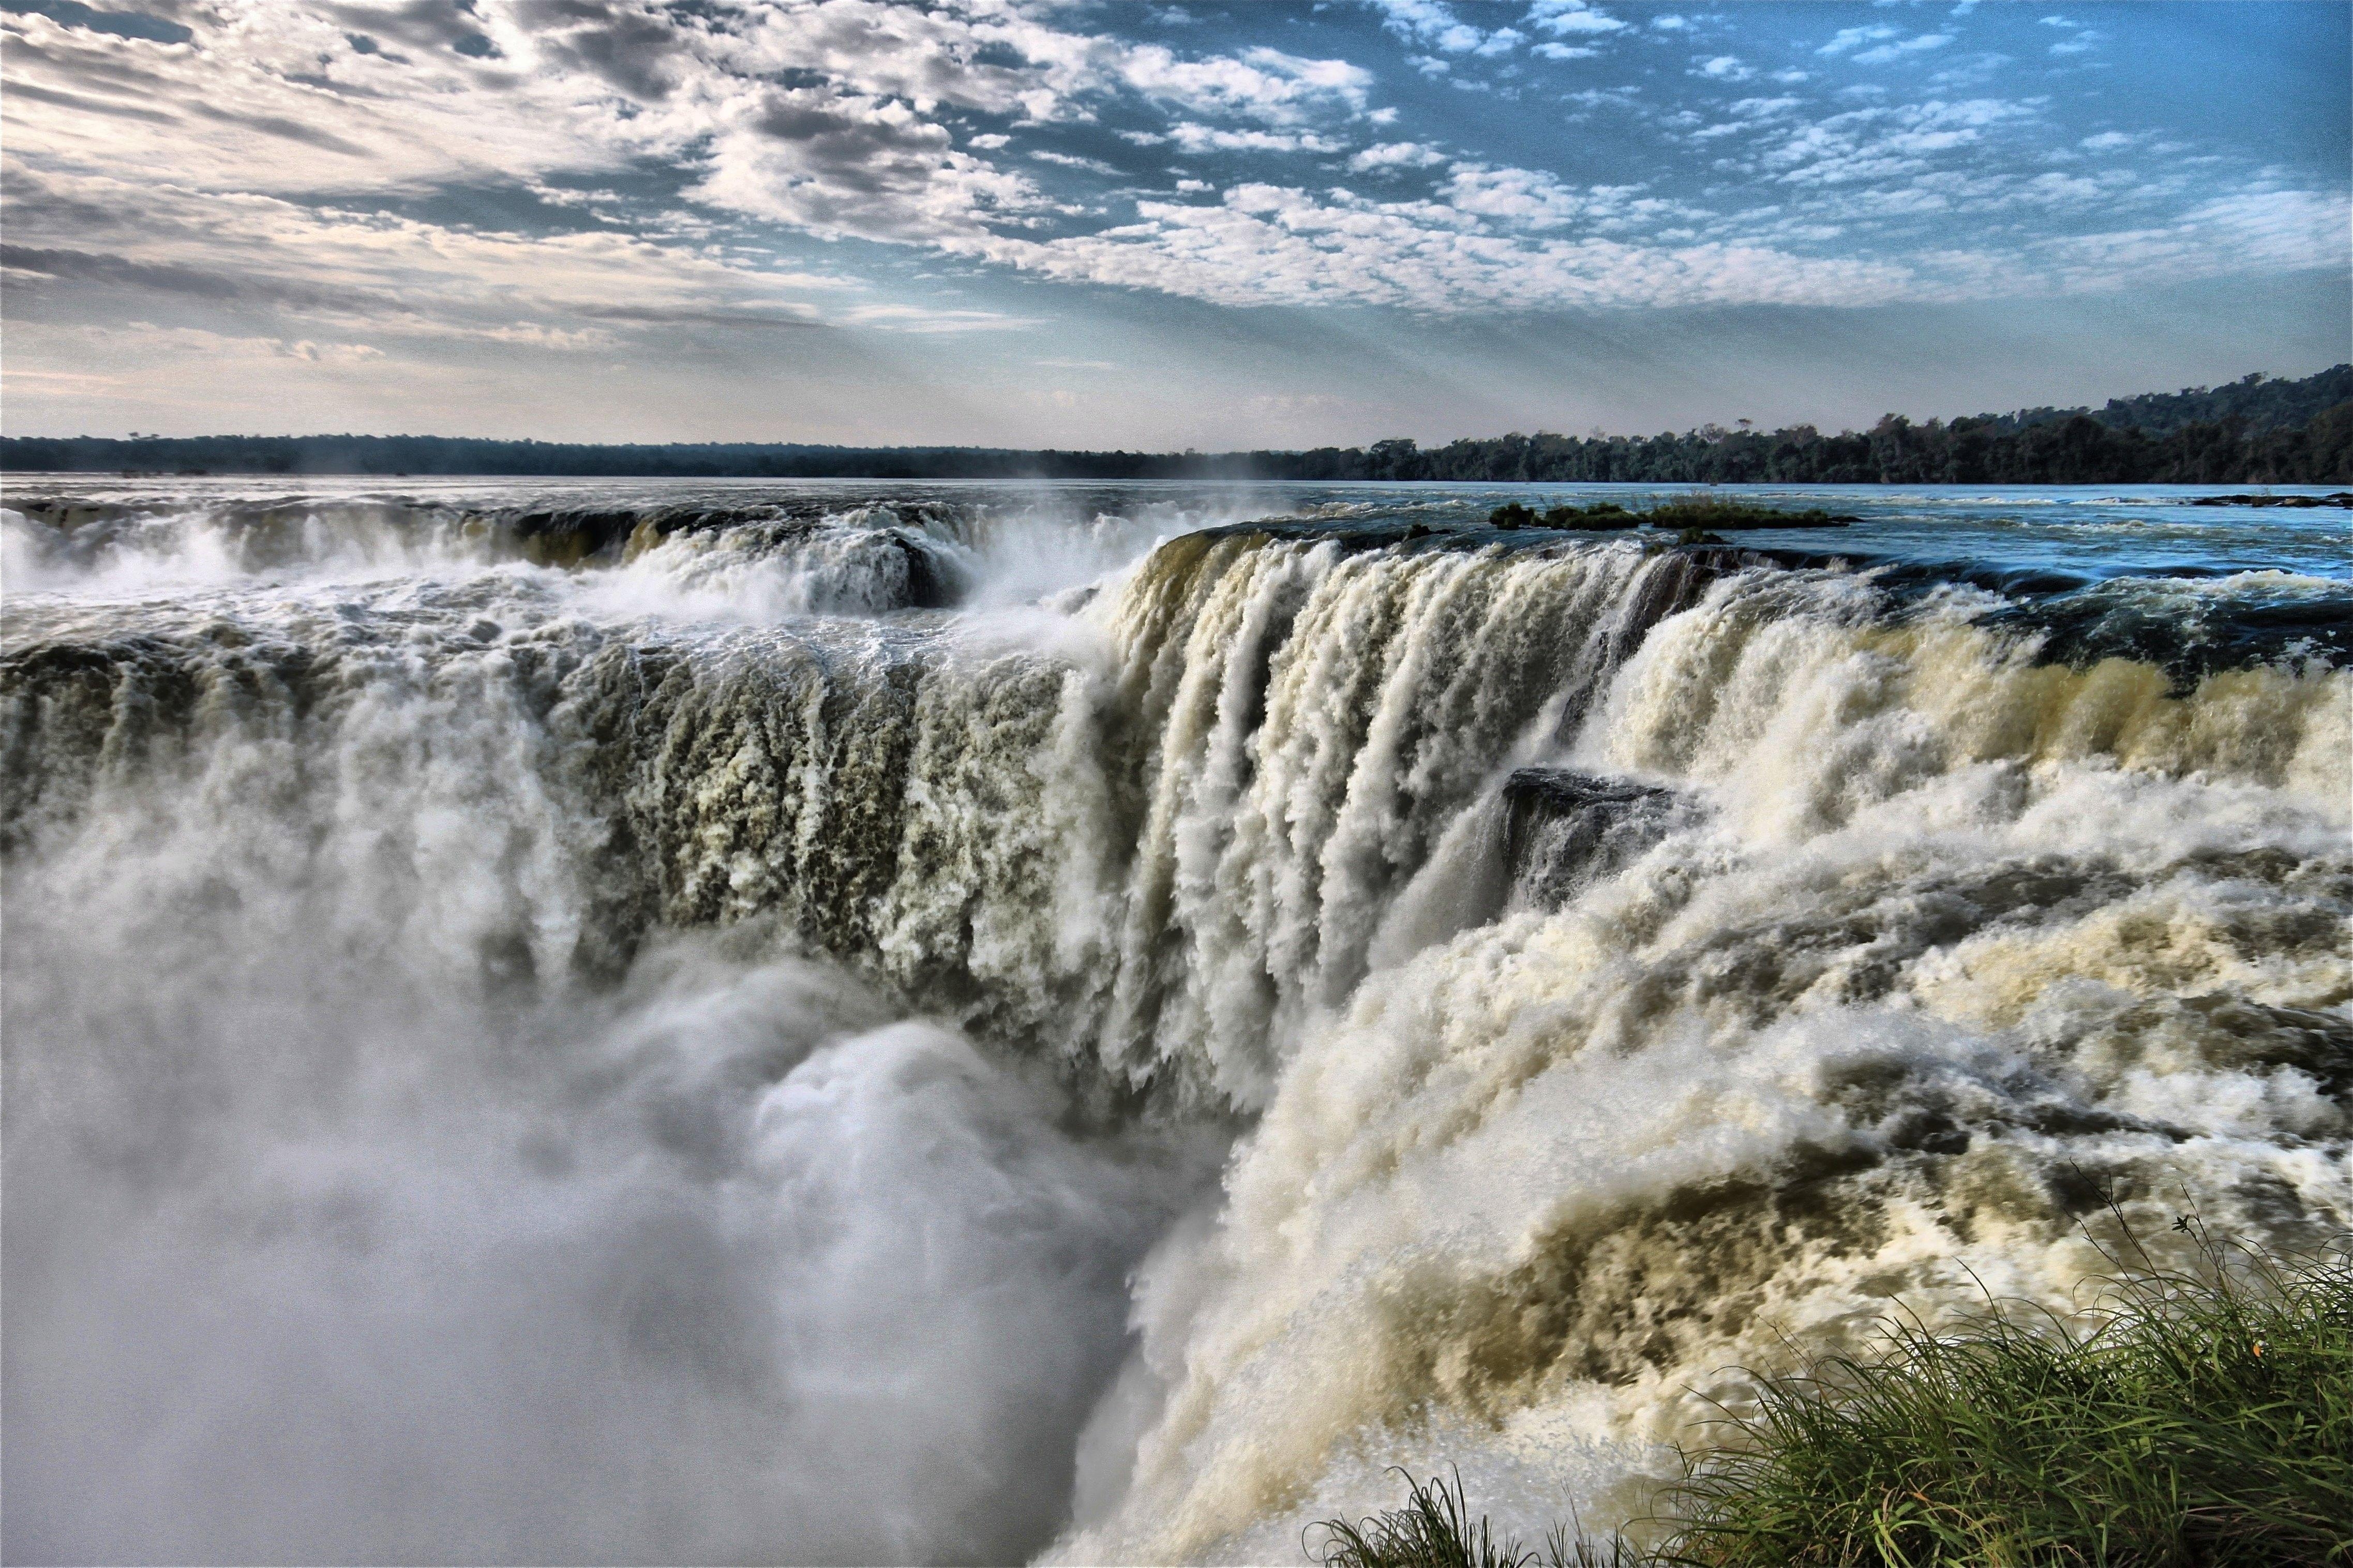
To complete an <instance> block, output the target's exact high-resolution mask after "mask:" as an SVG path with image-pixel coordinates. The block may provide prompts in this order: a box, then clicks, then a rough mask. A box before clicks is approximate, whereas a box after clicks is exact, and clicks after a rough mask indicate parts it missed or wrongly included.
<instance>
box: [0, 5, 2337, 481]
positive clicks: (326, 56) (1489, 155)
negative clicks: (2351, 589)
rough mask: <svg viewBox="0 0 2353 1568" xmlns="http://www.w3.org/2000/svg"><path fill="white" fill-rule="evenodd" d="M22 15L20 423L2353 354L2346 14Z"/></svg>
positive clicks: (1495, 408) (2, 347)
mask: <svg viewBox="0 0 2353 1568" xmlns="http://www.w3.org/2000/svg"><path fill="white" fill-rule="evenodd" d="M132 4H133V0H108V5H109V6H110V7H111V8H107V7H101V6H100V5H91V4H83V3H79V0H0V32H5V37H0V113H5V134H0V266H5V272H0V427H5V430H6V431H7V433H9V434H12V435H72V434H82V433H87V434H91V435H123V434H127V433H131V432H134V431H136V432H148V433H161V434H165V435H196V434H209V433H218V432H237V433H267V434H287V433H306V432H325V431H366V432H377V433H432V434H441V435H455V436H496V437H539V438H543V439H551V440H599V441H628V440H644V441H668V440H774V441H816V442H844V443H853V444H895V443H955V444H966V443H977V444H987V445H1012V446H1024V447H1036V446H1055V447H1130V448H1135V447H1145V448H1152V449H1177V448H1183V447H1199V448H1202V449H1205V450H1207V449H1226V448H1231V447H1299V446H1310V445H1321V444H1327V443H1328V444H1342V445H1351V444H1359V443H1364V442H1368V441H1372V440H1376V439H1380V438H1385V437H1399V436H1403V437H1414V438H1416V439H1419V440H1422V441H1425V442H1430V441H1441V440H1445V439H1450V438H1452V437H1459V436H1482V435H1495V434H1500V433H1502V432H1504V431H1506V430H1525V431H1533V430H1539V429H1545V430H1559V431H1566V432H1568V433H1571V434H1578V435H1583V434H1589V433H1594V432H1602V431H1606V432H1609V433H1612V434H1619V433H1624V434H1645V433H1655V432H1657V431H1660V430H1664V429H1684V428H1689V427H1692V426H1696V425H1699V424H1701V423H1704V422H1707V421H1715V422H1720V423H1724V424H1727V425H1728V424H1730V423H1732V422H1733V421H1735V420H1736V419H1741V418H1748V419H1754V420H1756V421H1757V422H1758V423H1759V424H1762V425H1766V426H1776V425H1781V424H1786V423H1794V422H1801V421H1802V422H1808V423H1813V424H1817V425H1820V426H1822V427H1824V428H1840V427H1847V426H1858V427H1859V426H1867V425H1868V424H1870V423H1871V422H1872V421H1873V420H1874V419H1876V418H1877V417H1878V416H1880V415H1881V414H1883V413H1885V412H1890V411H1894V412H1902V413H1905V414H1908V415H1911V416H1914V417H1927V416H1950V415H1955V414H1968V413H1978V412H1986V411H1994V410H2003V409H2009V408H2012V407H2018V406H2027V405H2045V404H2059V405H2071V404H2081V403H2092V404H2097V403H2101V402H2104V401H2105V400H2106V399H2107V398H2109V397H2111V396H2120V395H2131V394H2134V393H2137V392H2145V391H2159V390H2163V391H2170V390H2174V389H2177V388H2179V387H2182V386H2186V385H2193V384H2212V383H2216V382H2221V381H2227V380H2232V379H2236V378H2237V377H2239V376H2242V375H2243V374H2248V373H2250V372H2253V371H2262V372H2264V373H2267V374H2275V375H2297V374H2308V373H2310V372H2312V371H2315V370H2318V369H2322V368H2325V367H2326V366H2327V365H2330V364H2333V363H2338V362H2341V361H2344V360H2347V359H2348V358H2353V217H2348V165H2353V147H2348V121H2353V85H2349V84H2353V59H2348V54H2349V53H2353V39H2348V17H2353V7H2348V6H2347V5H2344V4H2342V3H2340V0H2287V3H2284V4H2267V3H2264V0H2221V3H2206V4H2168V3H2164V0H2129V3H2126V4H2122V5H2080V4H2072V3H2071V4H2067V5H2062V6H2053V5H2043V4H2025V3H2009V0H1988V3H1984V4H1978V3H1974V0H1963V3H1960V4H1954V3H1952V0H1936V3H1933V4H1930V3H1917V4H1915V3H1910V0H1904V3H1894V4H1867V3H1857V4H1830V3H1816V4H1805V5H1777V4H1767V3H1764V0H1744V3H1739V4H1730V5H1725V4H1719V5H1681V4H1675V5H1635V4H1624V3H1619V0H1533V3H1531V0H1514V3H1512V4H1508V5H1504V4H1498V5H1482V4H1468V3H1455V4H1446V3H1441V0H1369V3H1367V0H1331V3H1327V4H1310V5H1273V4H1249V5H1206V4H1196V3H1194V0H1185V3H1183V4H1118V5H1113V4H1085V3H1077V0H932V3H929V4H889V3H884V0H683V3H678V4H659V3H645V0H396V3H394V4H357V3H354V4H299V3H295V0H144V3H143V4H142V5H140V6H139V8H137V9H131V8H129V6H130V5H132Z"/></svg>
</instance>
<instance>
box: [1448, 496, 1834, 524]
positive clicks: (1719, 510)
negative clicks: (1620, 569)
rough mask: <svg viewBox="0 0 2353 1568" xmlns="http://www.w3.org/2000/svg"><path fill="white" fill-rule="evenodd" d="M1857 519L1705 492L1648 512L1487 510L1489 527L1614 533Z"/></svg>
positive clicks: (1597, 507) (1608, 505)
mask: <svg viewBox="0 0 2353 1568" xmlns="http://www.w3.org/2000/svg"><path fill="white" fill-rule="evenodd" d="M1852 521H1855V520H1854V519H1853V518H1852V517H1849V516H1844V515H1838V514H1833V513H1831V512H1827V511H1824V510H1821V509H1820V507H1813V508H1810V509H1808V510H1804V511H1783V510H1779V509H1778V508H1776V507H1766V506H1750V505H1747V504H1746V503H1745V502H1742V501H1735V500H1722V499H1720V498H1718V497H1715V496H1705V495H1700V496H1686V497H1683V499H1681V500H1671V501H1665V502H1662V503H1661V504H1660V505H1658V506H1654V507H1651V508H1650V509H1649V510H1645V511H1635V510H1631V509H1630V508H1627V507H1624V506H1621V505H1620V504H1619V503H1618V502H1616V501H1611V500H1605V501H1596V502H1594V503H1593V504H1592V505H1591V506H1556V507H1548V508H1546V510H1543V511H1536V510H1534V509H1532V508H1530V507H1529V506H1527V505H1526V504H1525V503H1524V502H1521V501H1511V502H1509V503H1507V504H1505V505H1503V506H1499V507H1497V508H1496V509H1495V510H1493V511H1491V512H1489V513H1488V514H1487V525H1488V526H1489V527H1490V528H1558V529H1567V530H1572V531H1578V532H1610V531H1617V530H1620V529H1628V528H1671V529H1674V530H1676V531H1693V530H1698V531H1706V530H1710V529H1718V528H1844V527H1845V526H1846V525H1847V524H1848V523H1850V522H1852Z"/></svg>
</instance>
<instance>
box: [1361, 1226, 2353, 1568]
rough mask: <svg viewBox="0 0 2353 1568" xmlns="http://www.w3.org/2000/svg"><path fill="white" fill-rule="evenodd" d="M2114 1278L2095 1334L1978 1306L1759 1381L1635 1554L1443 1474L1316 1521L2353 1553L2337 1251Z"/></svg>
mask: <svg viewBox="0 0 2353 1568" xmlns="http://www.w3.org/2000/svg"><path fill="white" fill-rule="evenodd" d="M2177 1228H2179V1229H2182V1230H2184V1231H2186V1232H2187V1233H2188V1234H2189V1236H2190V1237H2192V1238H2193V1239H2194V1240H2195V1241H2196V1242H2197V1243H2198V1245H2199V1253H2200V1260H2199V1263H2198V1265H2197V1266H2196V1267H2194V1268H2189V1269H2187V1270H2177V1269H2168V1268H2158V1267H2156V1266H2155V1265H2153V1264H2151V1263H2149V1262H2148V1261H2147V1258H2145V1257H2143V1258H2140V1259H2139V1263H2140V1267H2138V1268H2134V1269H2130V1270H2127V1271H2126V1272H2125V1273H2124V1274H2123V1275H2122V1276H2121V1277H2120V1278H2118V1279H2116V1280H2115V1281H2113V1282H2112V1284H2111V1286H2110V1294H2109V1298H2108V1301H2107V1310H2106V1311H2105V1314H2104V1315H2103V1319H2102V1321H2100V1322H2099V1325H2098V1327H2097V1328H2096V1329H2094V1330H2093V1331H2089V1332H2071V1331H2069V1329H2068V1326H2067V1325H2066V1324H2065V1323H2063V1322H2062V1321H2059V1320H2056V1319H2054V1318H2052V1317H2049V1316H2048V1315H2046V1314H2042V1313H2039V1312H2035V1311H2032V1310H2024V1309H2014V1308H2006V1307H2003V1306H2001V1305H2000V1304H1998V1303H1997V1304H1993V1305H1992V1306H1990V1307H1989V1310H1987V1311H1986V1312H1985V1313H1984V1314H1983V1315H1982V1316H1980V1317H1978V1319H1977V1320H1975V1321H1973V1322H1971V1323H1969V1324H1968V1326H1966V1327H1965V1328H1964V1329H1963V1330H1962V1331H1959V1332H1957V1333H1951V1334H1931V1333H1929V1332H1927V1331H1926V1330H1924V1329H1923V1328H1922V1327H1921V1326H1920V1325H1919V1324H1918V1323H1916V1322H1914V1321H1908V1320H1899V1321H1894V1322H1893V1323H1890V1324H1888V1325H1886V1327H1885V1330H1884V1340H1883V1343H1882V1344H1881V1345H1880V1347H1879V1349H1878V1352H1876V1353H1874V1354H1871V1355H1867V1356H1862V1357H1847V1356H1838V1357H1831V1358H1830V1359H1828V1360H1825V1361H1822V1362H1820V1363H1816V1364H1814V1365H1813V1366H1811V1367H1810V1368H1809V1369H1807V1370H1806V1371H1805V1372H1803V1373H1800V1374H1799V1375H1795V1376H1788V1377H1781V1378H1774V1379H1768V1380H1767V1381H1766V1382H1765V1384H1763V1387H1762V1393H1761V1399H1760V1402H1759V1405H1758V1408H1757V1412H1756V1413H1755V1414H1754V1415H1748V1416H1746V1417H1745V1418H1742V1419H1739V1420H1736V1421H1734V1420H1728V1421H1727V1423H1726V1425H1727V1428H1728V1431H1727V1436H1728V1437H1729V1439H1730V1441H1729V1442H1728V1444H1727V1445H1726V1446H1725V1447H1724V1448H1723V1449H1721V1450H1719V1451H1717V1452H1716V1453H1715V1454H1712V1455H1709V1456H1707V1457H1704V1458H1701V1459H1699V1460H1697V1461H1695V1462H1693V1463H1691V1464H1689V1465H1688V1466H1687V1474H1686V1477H1685V1479H1683V1481H1682V1482H1680V1483H1679V1484H1676V1485H1674V1486H1671V1487H1669V1488H1667V1489H1666V1490H1665V1491H1664V1493H1663V1495H1662V1500H1661V1501H1662V1515H1661V1518H1660V1520H1658V1521H1654V1522H1657V1523H1660V1524H1662V1525H1663V1526H1664V1527H1665V1528H1666V1530H1667V1531H1668V1533H1667V1534H1666V1536H1665V1539H1664V1540H1663V1542H1662V1544H1660V1545H1659V1546H1657V1547H1655V1548H1652V1549H1651V1550H1649V1551H1647V1552H1645V1551H1641V1550H1638V1549H1636V1548H1634V1547H1631V1546H1629V1545H1627V1544H1625V1543H1624V1542H1612V1543H1611V1544H1610V1545H1609V1546H1608V1547H1606V1548H1603V1547H1597V1546H1595V1545H1593V1544H1592V1543H1590V1542H1583V1541H1580V1540H1577V1539H1576V1538H1574V1537H1572V1536H1571V1535H1569V1534H1568V1532H1567V1531H1556V1532H1555V1533H1554V1535H1553V1536H1552V1537H1551V1538H1550V1539H1549V1540H1548V1541H1547V1542H1546V1545H1545V1548H1544V1550H1543V1551H1541V1552H1538V1551H1535V1550H1530V1549H1526V1548H1524V1547H1522V1546H1521V1545H1520V1544H1519V1543H1518V1542H1512V1541H1508V1540H1506V1541H1502V1542H1498V1541H1497V1540H1496V1539H1495V1537H1494V1535H1493V1531H1492V1530H1491V1529H1490V1528H1489V1526H1488V1524H1487V1521H1485V1520H1484V1519H1483V1518H1481V1519H1477V1520H1475V1521H1474V1520H1473V1519H1472V1514H1471V1510H1470V1507H1469V1504H1468V1502H1467V1500H1466V1499H1465V1497H1464V1495H1463V1491H1462V1487H1461V1481H1460V1479H1459V1478H1458V1479H1456V1480H1455V1482H1454V1483H1453V1484H1452V1485H1451V1486H1449V1485H1448V1484H1447V1483H1446V1482H1444V1481H1443V1480H1432V1481H1430V1482H1429V1483H1427V1484H1420V1483H1416V1484H1414V1485H1412V1487H1411V1489H1410V1493H1409V1497H1408V1500H1407V1502H1406V1505H1405V1506H1404V1507H1403V1508H1400V1509H1398V1510H1392V1511H1390V1512H1388V1513H1385V1514H1382V1515H1379V1516H1378V1517H1377V1518H1374V1519H1368V1520H1364V1521H1357V1522H1356V1523H1353V1524H1352V1523H1348V1522H1346V1521H1333V1522H1331V1523H1329V1524H1326V1525H1324V1526H1323V1527H1321V1528H1322V1530H1323V1531H1324V1537H1323V1541H1322V1543H1321V1545H1322V1551H1321V1552H1320V1556H1321V1558H1322V1560H1323V1562H1324V1563H1326V1564H1327V1565H1328V1568H1439V1565H1445V1568H1507V1565H1508V1568H1526V1565H1530V1564H1537V1563H1543V1564H1547V1565H1565V1564H1588V1565H1589V1564H1596V1563H1615V1564H1620V1565H1624V1568H1634V1565H1638V1564H1687V1565H1694V1568H1747V1565H1760V1568H1761V1565H1764V1564H1802V1565H1812V1564H1822V1565H1825V1568H1829V1565H1833V1564H1838V1565H1846V1564H1852V1565H1857V1568H1862V1565H1888V1568H1897V1565H1905V1568H1926V1565H1928V1564H1954V1565H1957V1564H1961V1563H1998V1564H2014V1565H2019V1568H2025V1565H2029V1564H2046V1563H2047V1564H2054V1565H2056V1564H2085V1565H2091V1564H2107V1565H2111V1568H2142V1565H2146V1568H2158V1565H2166V1568H2175V1565H2179V1568H2189V1565H2191V1564H2241V1563H2244V1564H2258V1563H2315V1564H2318V1563H2353V1529H2348V1522H2353V1254H2348V1252H2347V1251H2345V1250H2344V1249H2342V1248H2341V1247H2340V1249H2339V1250H2337V1251H2336V1252H2333V1253H2330V1254H2327V1255H2324V1256H2321V1257H2317V1258H2284V1257H2281V1256H2278V1255H2274V1254H2267V1253H2263V1252H2260V1251H2256V1250H2253V1249H2247V1248H2227V1247H2221V1246H2219V1245H2217V1244H2215V1243H2213V1242H2211V1240H2210V1239H2209V1238H2208V1237H2206V1236H2205V1234H2204V1232H2203V1231H2202V1230H2201V1229H2200V1228H2199V1227H2198V1226H2197V1224H2196V1222H2195V1221H2190V1220H2185V1221H2182V1222H2180V1224H2179V1226H2177Z"/></svg>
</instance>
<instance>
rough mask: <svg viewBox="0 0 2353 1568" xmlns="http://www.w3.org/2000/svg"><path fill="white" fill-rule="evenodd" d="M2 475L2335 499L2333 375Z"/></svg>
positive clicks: (484, 445) (288, 446)
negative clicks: (1148, 430)
mask: <svg viewBox="0 0 2353 1568" xmlns="http://www.w3.org/2000/svg"><path fill="white" fill-rule="evenodd" d="M0 470H5V471H8V472H13V473H26V472H43V471H47V472H59V471H62V472H76V473H106V472H132V473H212V474H376V475H384V476H386V477H406V476H409V475H452V474H480V475H511V476H518V477H519V476H525V475H533V476H550V477H554V476H584V477H593V478H611V479H623V478H694V479H730V478H746V479H847V478H858V479H1308V480H1327V479H1386V480H1415V479H1446V480H1456V481H1468V482H1483V483H1498V482H1506V483H1507V482H1512V481H1522V480H1525V481H1533V482H1540V483H1568V482H1574V481H1580V480H1585V481H1600V482H1615V483H1622V484H1650V483H1657V484H1743V483H1785V484H1809V483H1811V484H2345V483H2353V364H2340V365H2337V366H2335V367H2333V368H2331V369H2328V370H2325V371H2322V372H2321V373H2320V374H2317V375H2309V376H2306V377H2305V378H2303V379H2302V380H2300V381H2273V380H2268V379H2266V378H2265V377H2263V375H2260V374H2256V375H2250V376H2247V377H2245V378H2243V379H2242V380H2239V381H2234V382H2231V383H2229V384H2226V385H2222V386H2218V387H2203V386H2194V387H2189V388H2185V389H2184V390H2182V391H2180V392H2172V393H2150V394H2148V395H2145V396H2140V397H2131V398H2117V399H2114V400H2112V401H2111V402H2110V403H2109V404H2108V405H2107V406H2106V407H2105V408H2100V409H2092V408H2088V407H2086V408H2027V409H2020V410H2018V411H2017V412H2015V413H2011V414H2003V415H1979V416H1975V417H1967V416H1964V417H1961V418H1957V419H1955V420H1953V421H1952V422H1951V423H1949V424H1947V423H1945V422H1942V421H1939V420H1935V419H1931V420H1929V421H1928V422H1927V423H1926V424H1925V425H1915V424H1914V423H1912V421H1910V420H1909V419H1906V418H1904V417H1903V416H1898V415H1893V414H1891V415H1889V416H1886V417H1885V418H1883V419H1882V420H1881V421H1880V422H1879V423H1878V424H1877V425H1875V426H1873V427H1872V428H1871V429H1870V430H1868V431H1862V432H1856V431H1851V430H1850V431H1841V433H1839V434H1838V435H1835V436H1825V435H1823V434H1822V433H1821V432H1820V431H1819V430H1817V429H1815V428H1814V427H1813V426H1810V425H1799V426H1790V427H1788V428H1786V429H1780V430H1770V431H1766V430H1757V429H1753V428H1751V427H1749V425H1748V422H1747V421H1746V420H1743V421H1741V422H1739V426H1738V427H1737V428H1734V429H1726V428H1725V427H1724V426H1720V425H1713V424H1710V425H1704V426H1701V427H1700V428H1698V429H1696V430H1693V431H1688V432H1686V433H1684V434H1683V435H1680V436H1678V435H1674V434H1672V433H1670V434H1666V435H1660V436H1651V437H1628V436H1599V435H1597V436H1591V437H1573V436H1556V435H1550V434H1546V433H1542V432H1540V433H1538V434H1536V435H1534V436H1525V435H1521V434H1519V433H1518V432H1516V431H1515V432H1514V433H1513V434H1511V435H1508V436H1498V437H1490V438H1488V439H1486V440H1462V441H1454V442H1451V443H1449V444H1448V445H1446V446H1444V447H1430V448H1424V447H1421V446H1420V445H1419V443H1417V442H1414V441H1410V440H1407V439H1405V438H1403V437H1398V438H1395V439H1391V440H1386V441H1376V442H1374V443H1373V444H1372V445H1371V446H1370V447H1317V448H1315V449H1314V450H1312V451H1303V452H1300V451H1288V452H1278V451H1255V452H1224V453H1200V452H1193V451H1186V452H1174V453H1172V452H1124V451H1122V452H1063V451H1055V450H1051V449H1049V450H1044V451H1021V450H1016V449H1012V448H1008V447H812V446H805V445H800V444H797V443H760V442H671V443H670V444H668V445H664V446H650V445H646V446H592V445H574V444H567V443H560V442H546V441H491V440H480V439H476V438H472V437H443V436H351V435H343V436H195V437H158V436H133V437H132V438H130V439H127V440H121V439H112V438H106V437H90V436H77V437H57V438H50V437H5V438H0Z"/></svg>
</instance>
